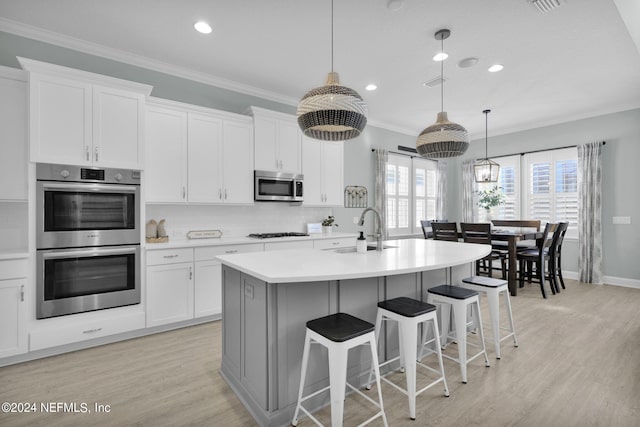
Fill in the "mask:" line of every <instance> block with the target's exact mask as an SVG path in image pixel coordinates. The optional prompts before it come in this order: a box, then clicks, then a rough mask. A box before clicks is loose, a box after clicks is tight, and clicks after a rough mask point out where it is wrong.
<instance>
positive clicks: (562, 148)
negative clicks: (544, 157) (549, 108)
mask: <svg viewBox="0 0 640 427" xmlns="http://www.w3.org/2000/svg"><path fill="white" fill-rule="evenodd" d="M602 145H607V141H602ZM576 147H577V145H566V146H564V147H555V148H546V149H544V150H532V151H523V152H520V153H513V154H502V155H500V156H491V157H489V158H490V159H499V158H500V157H510V156H516V155H518V154H520V155H521V156H524V155H525V154H532V153H542V152H543V151H553V150H564V149H565V148H576Z"/></svg>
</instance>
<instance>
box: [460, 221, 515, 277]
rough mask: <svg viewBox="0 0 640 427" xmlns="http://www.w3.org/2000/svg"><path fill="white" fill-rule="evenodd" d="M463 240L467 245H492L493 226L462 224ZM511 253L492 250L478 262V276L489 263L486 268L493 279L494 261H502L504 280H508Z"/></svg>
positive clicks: (488, 224) (487, 224) (486, 224)
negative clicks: (482, 267)
mask: <svg viewBox="0 0 640 427" xmlns="http://www.w3.org/2000/svg"><path fill="white" fill-rule="evenodd" d="M460 229H461V230H462V240H464V241H465V242H466V243H479V244H481V245H491V224H490V223H488V222H487V223H470V222H461V223H460ZM508 254H509V252H508V251H506V250H502V249H495V248H492V250H491V253H490V254H489V255H487V256H486V257H484V258H481V259H479V260H477V261H476V275H477V276H479V275H480V266H481V264H482V265H485V263H488V267H485V269H486V273H487V275H488V276H489V277H493V265H492V263H493V261H495V260H500V263H501V267H502V279H503V280H506V279H507V256H508Z"/></svg>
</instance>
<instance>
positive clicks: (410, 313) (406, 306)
mask: <svg viewBox="0 0 640 427" xmlns="http://www.w3.org/2000/svg"><path fill="white" fill-rule="evenodd" d="M378 307H380V308H382V309H383V310H387V311H390V312H392V313H396V314H399V315H400V316H405V317H417V316H420V315H422V314H425V313H429V312H430V311H434V310H435V309H436V306H435V305H432V304H428V303H426V302H422V301H418V300H415V299H412V298H407V297H399V298H394V299H390V300H386V301H381V302H379V303H378Z"/></svg>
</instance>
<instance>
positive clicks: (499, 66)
mask: <svg viewBox="0 0 640 427" xmlns="http://www.w3.org/2000/svg"><path fill="white" fill-rule="evenodd" d="M503 68H504V66H503V65H502V64H494V65H492V66H491V67H489V72H490V73H497V72H498V71H501V70H502V69H503Z"/></svg>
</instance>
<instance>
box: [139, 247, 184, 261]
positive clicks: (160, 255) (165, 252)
mask: <svg viewBox="0 0 640 427" xmlns="http://www.w3.org/2000/svg"><path fill="white" fill-rule="evenodd" d="M192 261H193V249H192V248H179V249H162V250H160V251H147V265H161V264H176V263H178V262H192Z"/></svg>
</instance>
